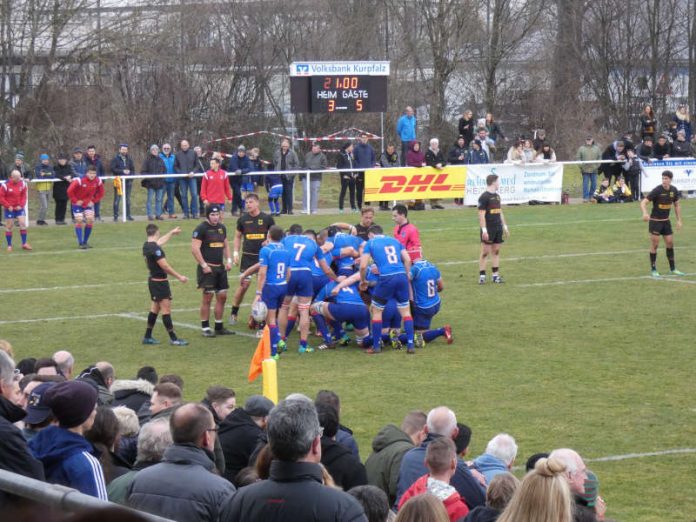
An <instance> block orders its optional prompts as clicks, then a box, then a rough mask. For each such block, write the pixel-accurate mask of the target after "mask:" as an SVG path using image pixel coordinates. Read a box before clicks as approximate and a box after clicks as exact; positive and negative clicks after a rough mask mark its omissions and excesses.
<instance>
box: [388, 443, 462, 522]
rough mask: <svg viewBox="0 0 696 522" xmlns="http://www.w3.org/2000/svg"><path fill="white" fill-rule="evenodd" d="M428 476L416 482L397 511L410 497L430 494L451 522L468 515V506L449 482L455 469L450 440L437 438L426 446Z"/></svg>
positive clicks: (404, 496) (454, 450)
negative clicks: (439, 501) (437, 501)
mask: <svg viewBox="0 0 696 522" xmlns="http://www.w3.org/2000/svg"><path fill="white" fill-rule="evenodd" d="M425 465H426V466H427V467H428V474H427V475H423V476H422V477H421V478H419V479H418V480H416V482H414V483H413V485H412V486H411V487H410V488H408V489H407V490H406V492H405V493H404V494H403V495H402V496H401V500H400V501H399V509H401V506H403V505H404V503H405V502H406V501H407V500H408V499H410V498H411V497H415V496H417V495H422V494H423V493H430V494H431V495H434V496H435V497H437V498H438V499H440V500H441V501H442V503H443V505H444V506H445V509H446V510H447V515H448V516H449V519H450V521H451V522H455V521H456V520H461V519H462V518H463V517H465V516H466V515H467V514H468V513H469V508H468V506H467V505H466V504H465V503H464V499H462V497H461V496H460V495H459V493H458V492H457V490H456V489H455V488H454V486H451V485H450V480H451V479H452V476H453V475H454V472H455V471H456V469H457V450H456V449H455V447H454V442H453V441H452V439H448V438H446V437H439V438H438V439H436V440H434V441H433V442H431V443H430V444H429V445H428V449H427V450H426V452H425Z"/></svg>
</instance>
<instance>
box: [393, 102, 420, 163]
mask: <svg viewBox="0 0 696 522" xmlns="http://www.w3.org/2000/svg"><path fill="white" fill-rule="evenodd" d="M417 124H418V122H417V120H416V116H415V114H414V112H413V107H410V106H408V107H406V109H404V113H403V114H402V115H401V117H400V118H399V121H397V122H396V133H397V134H398V135H399V139H400V140H401V166H402V167H405V166H406V153H407V152H408V148H409V147H410V145H411V143H412V142H413V141H415V140H416V129H417Z"/></svg>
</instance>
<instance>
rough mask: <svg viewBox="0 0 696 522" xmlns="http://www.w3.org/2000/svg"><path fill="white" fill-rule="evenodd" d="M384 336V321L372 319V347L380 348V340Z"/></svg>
mask: <svg viewBox="0 0 696 522" xmlns="http://www.w3.org/2000/svg"><path fill="white" fill-rule="evenodd" d="M381 338H382V321H374V320H373V321H372V348H373V349H375V350H379V341H380V339H381Z"/></svg>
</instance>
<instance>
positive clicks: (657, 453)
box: [512, 448, 696, 471]
mask: <svg viewBox="0 0 696 522" xmlns="http://www.w3.org/2000/svg"><path fill="white" fill-rule="evenodd" d="M689 453H696V448H675V449H668V450H662V451H648V452H645V453H625V454H623V455H607V456H605V457H595V458H593V459H583V460H584V461H585V462H618V461H621V460H629V459H642V458H645V457H664V456H667V455H685V454H689ZM512 469H513V470H516V471H519V470H521V469H524V466H514V467H513V468H512Z"/></svg>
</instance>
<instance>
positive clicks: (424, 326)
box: [411, 258, 452, 347]
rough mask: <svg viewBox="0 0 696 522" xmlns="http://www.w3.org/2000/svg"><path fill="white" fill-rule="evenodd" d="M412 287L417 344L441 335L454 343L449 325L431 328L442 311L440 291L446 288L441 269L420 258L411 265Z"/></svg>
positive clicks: (420, 345)
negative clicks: (432, 322) (434, 319)
mask: <svg viewBox="0 0 696 522" xmlns="http://www.w3.org/2000/svg"><path fill="white" fill-rule="evenodd" d="M411 287H412V288H413V325H414V328H415V330H416V338H415V344H416V346H418V347H422V346H423V345H424V342H430V341H432V340H433V339H436V338H437V337H440V336H441V335H444V336H445V337H446V338H447V344H452V328H451V327H450V326H449V325H445V326H443V327H442V328H437V329H435V330H430V323H431V321H432V319H433V317H435V314H437V313H438V312H439V311H440V294H439V293H440V292H442V290H443V289H444V283H443V282H442V275H441V274H440V270H438V268H437V267H436V266H435V265H434V264H432V263H431V262H430V261H427V260H425V259H423V258H421V259H419V260H418V261H416V262H415V263H413V266H412V267H411Z"/></svg>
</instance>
